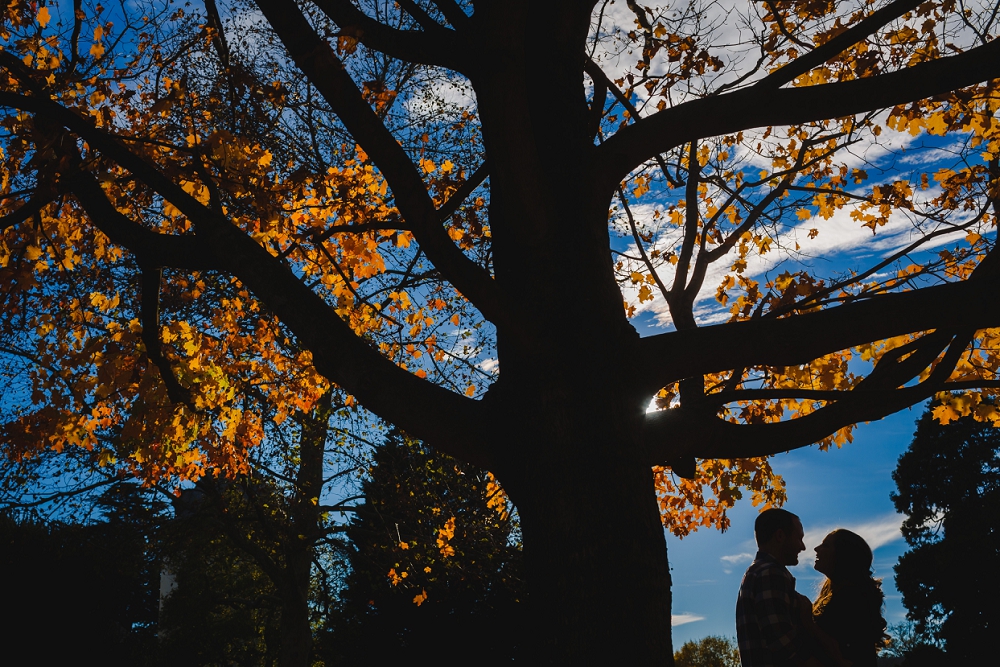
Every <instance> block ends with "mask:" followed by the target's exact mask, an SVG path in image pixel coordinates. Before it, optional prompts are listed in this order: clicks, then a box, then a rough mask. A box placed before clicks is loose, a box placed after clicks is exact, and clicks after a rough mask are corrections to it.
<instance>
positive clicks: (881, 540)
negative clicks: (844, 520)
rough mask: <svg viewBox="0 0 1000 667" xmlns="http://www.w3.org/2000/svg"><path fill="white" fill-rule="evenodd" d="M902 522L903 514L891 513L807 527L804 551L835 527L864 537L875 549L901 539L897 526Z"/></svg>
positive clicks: (820, 540) (810, 549)
mask: <svg viewBox="0 0 1000 667" xmlns="http://www.w3.org/2000/svg"><path fill="white" fill-rule="evenodd" d="M902 523H903V516H902V515H901V514H895V513H893V514H886V515H885V516H882V517H878V518H875V519H871V520H869V521H865V522H862V523H856V524H848V525H843V526H836V525H830V526H821V527H816V528H809V529H808V530H807V531H806V536H805V538H804V539H803V542H805V543H806V552H807V553H810V552H811V551H812V550H813V549H814V548H815V547H816V545H818V544H819V543H820V542H822V541H823V538H824V537H826V535H827V533H829V532H830V531H831V530H834V529H836V528H846V529H848V530H850V531H852V532H855V533H857V534H858V535H860V536H861V537H863V538H865V542H867V543H868V546H870V547H871V548H872V551H875V550H876V549H878V548H879V547H881V546H885V545H886V544H889V543H891V542H895V541H896V540H901V539H903V534H902V533H901V532H900V531H899V527H900V526H901V525H902Z"/></svg>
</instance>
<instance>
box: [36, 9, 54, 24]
mask: <svg viewBox="0 0 1000 667" xmlns="http://www.w3.org/2000/svg"><path fill="white" fill-rule="evenodd" d="M36 18H37V19H38V25H40V26H42V27H43V28H44V27H45V26H46V25H48V23H49V21H50V20H51V19H52V17H51V16H50V15H49V8H48V7H42V8H41V9H39V10H38V15H37V16H36Z"/></svg>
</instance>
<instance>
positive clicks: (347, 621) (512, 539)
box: [323, 432, 522, 664]
mask: <svg viewBox="0 0 1000 667" xmlns="http://www.w3.org/2000/svg"><path fill="white" fill-rule="evenodd" d="M370 473H371V474H370V476H369V478H368V480H367V481H366V482H365V483H364V485H363V493H364V495H365V497H366V504H365V505H364V506H363V508H362V510H361V511H360V512H358V513H357V517H356V518H355V519H354V520H353V521H352V522H351V524H350V526H349V527H348V529H347V535H348V537H349V538H350V540H351V543H352V545H353V549H352V552H351V553H350V556H349V558H350V564H351V572H350V574H349V575H348V577H347V586H346V588H345V590H344V591H343V595H342V600H343V605H342V609H341V613H340V615H339V617H338V618H337V619H336V621H335V623H334V624H333V626H332V627H330V628H329V632H328V633H327V635H326V637H325V638H324V641H323V644H324V653H325V657H326V658H327V660H328V664H358V661H362V662H366V663H369V664H388V661H390V660H395V659H412V657H413V656H416V655H434V654H436V653H438V652H440V651H442V650H447V651H448V652H449V653H450V654H454V655H475V656H476V662H478V663H481V662H483V661H484V660H485V661H486V662H487V663H492V662H493V661H496V662H503V661H508V662H509V661H510V659H511V658H512V657H513V656H515V655H516V652H517V639H518V636H519V631H518V624H519V617H520V608H521V604H520V601H521V596H522V580H521V549H520V544H519V543H518V536H519V533H518V530H517V523H516V514H513V513H512V507H511V506H510V505H509V503H508V502H507V501H506V497H505V496H504V495H503V493H502V491H500V489H499V487H498V486H496V484H495V481H494V480H493V478H492V477H491V476H490V475H488V473H486V472H484V471H481V470H477V469H475V468H473V467H472V466H468V465H464V464H461V463H459V462H458V461H456V460H455V459H453V458H451V457H449V456H445V455H442V454H439V453H436V452H434V451H432V450H431V449H430V448H428V447H427V446H425V445H423V444H422V443H420V442H416V441H414V440H411V439H409V438H407V437H405V436H404V435H402V434H400V433H399V432H393V433H392V434H390V436H389V437H388V438H387V440H386V442H385V444H384V445H382V446H380V447H379V448H378V449H377V451H376V454H375V459H374V465H373V467H372V468H371V471H370ZM449 522H450V523H449ZM418 602H419V604H417V603H418Z"/></svg>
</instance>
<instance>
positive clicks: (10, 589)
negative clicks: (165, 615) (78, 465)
mask: <svg viewBox="0 0 1000 667" xmlns="http://www.w3.org/2000/svg"><path fill="white" fill-rule="evenodd" d="M147 496H148V494H145V493H143V492H142V491H141V490H140V489H138V488H137V487H136V485H134V484H127V483H121V484H116V485H114V486H112V487H110V488H109V489H108V490H107V491H105V492H104V493H103V494H102V495H101V497H100V498H99V499H98V501H97V509H98V510H99V512H100V513H101V514H103V519H104V520H103V521H95V522H93V523H88V524H74V523H63V522H57V521H52V522H44V521H42V520H41V519H40V518H38V517H33V516H31V515H28V514H26V513H22V514H21V515H16V514H13V513H10V512H8V513H5V514H3V515H0V570H2V571H3V572H4V576H3V580H2V583H0V599H2V600H3V614H2V615H3V620H2V621H0V638H2V639H3V640H4V644H5V646H7V647H8V651H9V650H11V647H14V646H22V647H26V649H27V650H29V651H31V655H32V656H33V657H32V660H31V662H33V663H34V664H52V665H55V664H75V663H76V662H77V661H79V659H80V657H81V656H88V655H94V656H96V655H99V656H101V664H103V665H128V666H137V665H147V664H153V663H152V662H151V660H152V655H153V651H154V650H155V642H156V629H157V628H156V622H157V604H158V593H157V582H158V579H159V564H158V560H157V550H156V540H157V531H156V526H157V521H158V516H159V513H160V510H162V507H163V505H162V503H157V502H155V501H152V500H151V499H150V498H149V497H147Z"/></svg>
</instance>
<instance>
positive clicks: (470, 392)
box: [465, 384, 476, 398]
mask: <svg viewBox="0 0 1000 667" xmlns="http://www.w3.org/2000/svg"><path fill="white" fill-rule="evenodd" d="M475 393H476V386H475V385H472V384H470V385H469V387H468V389H466V390H465V395H466V396H469V397H470V398H471V397H472V396H474V395H475Z"/></svg>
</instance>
